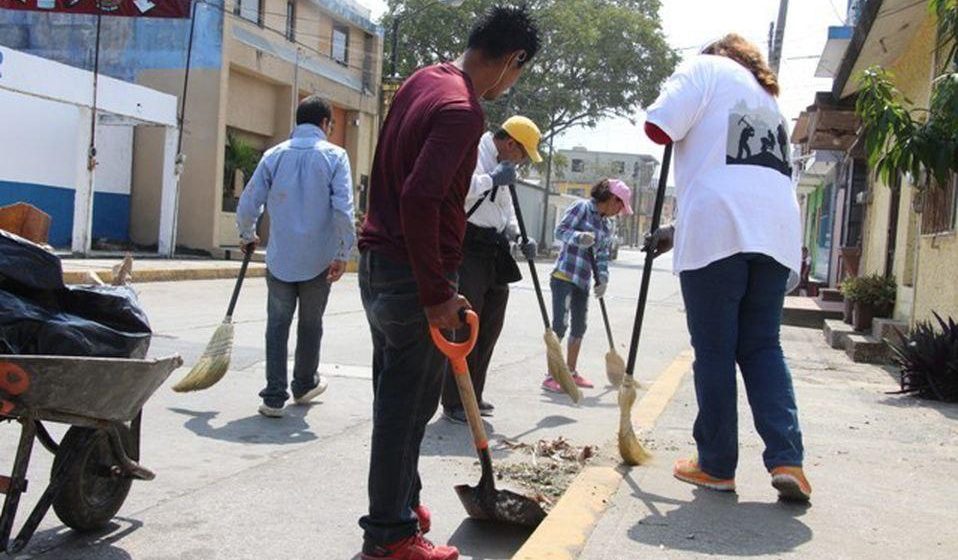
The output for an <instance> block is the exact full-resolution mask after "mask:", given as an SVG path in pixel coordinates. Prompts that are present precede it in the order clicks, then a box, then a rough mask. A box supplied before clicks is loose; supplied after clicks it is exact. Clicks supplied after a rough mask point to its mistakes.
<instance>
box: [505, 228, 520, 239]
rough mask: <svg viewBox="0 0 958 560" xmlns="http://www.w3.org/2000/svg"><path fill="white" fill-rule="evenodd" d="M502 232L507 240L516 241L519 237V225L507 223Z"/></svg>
mask: <svg viewBox="0 0 958 560" xmlns="http://www.w3.org/2000/svg"><path fill="white" fill-rule="evenodd" d="M502 233H504V234H505V236H506V239H508V240H509V241H516V240H518V239H519V226H517V225H515V224H509V225H507V226H506V229H505V230H504V231H503V232H502Z"/></svg>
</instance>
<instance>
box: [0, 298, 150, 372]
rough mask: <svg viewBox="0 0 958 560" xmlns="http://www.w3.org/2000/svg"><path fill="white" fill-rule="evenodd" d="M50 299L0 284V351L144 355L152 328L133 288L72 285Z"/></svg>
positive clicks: (148, 346) (111, 356) (71, 354)
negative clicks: (21, 292) (38, 298)
mask: <svg viewBox="0 0 958 560" xmlns="http://www.w3.org/2000/svg"><path fill="white" fill-rule="evenodd" d="M43 295H44V296H46V295H48V294H43ZM44 299H46V298H44ZM54 301H56V303H55V304H54V305H50V304H49V300H48V301H45V302H43V303H41V302H39V301H34V300H31V299H30V298H27V297H24V296H23V295H22V294H16V293H12V292H9V291H6V290H2V289H0V310H2V313H0V354H45V355H55V356H98V357H103V358H145V357H146V353H147V351H148V350H149V348H150V338H151V334H152V331H151V330H150V324H149V322H148V321H147V318H146V314H145V313H144V312H143V310H142V309H140V306H139V303H138V302H137V298H136V294H135V293H134V292H133V290H132V289H130V288H128V287H126V286H90V287H81V286H71V287H67V288H65V289H63V290H60V291H58V292H56V293H55V298H54Z"/></svg>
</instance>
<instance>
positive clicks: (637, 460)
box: [619, 143, 672, 465]
mask: <svg viewBox="0 0 958 560" xmlns="http://www.w3.org/2000/svg"><path fill="white" fill-rule="evenodd" d="M671 162H672V144H671V143H669V144H666V145H665V153H663V154H662V173H661V174H659V188H658V191H657V192H656V193H655V206H654V208H653V210H652V223H651V224H650V226H649V232H650V233H655V230H657V229H659V222H660V221H661V220H662V206H663V204H664V203H665V189H666V184H667V183H668V178H669V165H670V163H671ZM653 259H655V252H654V251H647V252H646V253H645V266H644V268H643V269H642V284H641V286H640V288H639V303H638V306H637V307H636V309H635V324H634V325H633V326H632V340H631V342H630V344H629V363H628V365H627V366H626V368H625V378H624V379H623V380H622V386H621V387H619V455H621V456H622V460H623V461H624V462H625V463H626V464H627V465H640V464H642V463H644V462H645V461H648V460H649V459H650V458H651V455H649V452H648V451H646V450H645V448H643V447H642V444H641V443H639V438H637V437H635V431H634V430H633V429H632V405H633V404H635V385H636V383H635V376H634V374H635V358H636V354H637V353H638V349H639V337H640V336H641V335H642V319H643V318H644V317H645V304H646V302H647V301H648V299H649V281H650V280H651V279H652V261H653Z"/></svg>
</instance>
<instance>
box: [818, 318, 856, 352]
mask: <svg viewBox="0 0 958 560" xmlns="http://www.w3.org/2000/svg"><path fill="white" fill-rule="evenodd" d="M824 333H825V342H826V343H828V345H829V346H831V347H832V348H834V349H836V350H844V349H845V342H846V341H847V340H848V335H852V334H856V333H855V329H854V328H853V327H852V326H851V325H849V324H848V323H846V322H844V321H842V320H841V319H826V320H825V328H824Z"/></svg>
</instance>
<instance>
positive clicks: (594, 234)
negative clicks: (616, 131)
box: [542, 179, 632, 393]
mask: <svg viewBox="0 0 958 560" xmlns="http://www.w3.org/2000/svg"><path fill="white" fill-rule="evenodd" d="M590 195H591V198H590V199H589V200H580V201H579V202H576V203H575V204H573V205H572V206H570V207H569V209H568V210H566V213H565V214H564V215H563V216H562V221H561V222H559V225H558V226H556V231H555V238H556V239H557V240H559V241H561V242H562V250H561V251H560V252H559V258H558V259H557V260H556V265H555V269H554V270H553V271H552V277H551V278H550V280H549V287H550V288H551V289H552V330H553V331H555V333H556V336H558V337H559V339H560V340H561V339H562V338H563V337H564V336H565V333H566V329H567V327H568V316H569V315H570V314H571V316H572V329H571V332H570V333H569V347H568V354H567V358H566V360H567V362H568V364H569V370H570V371H572V375H573V379H575V382H576V385H578V386H579V387H584V388H587V389H588V388H592V387H593V386H594V385H593V384H592V382H591V381H589V380H588V379H586V378H585V377H583V376H582V375H580V374H579V372H578V371H576V365H577V363H578V361H579V349H580V348H581V347H582V337H583V335H585V329H586V314H587V313H588V310H589V286H590V284H591V283H592V259H595V261H596V265H597V267H598V269H599V278H598V282H597V283H596V285H595V289H594V291H595V297H597V298H600V297H602V296H603V295H605V290H606V287H607V286H608V282H609V250H610V248H611V246H612V236H613V235H614V233H613V231H612V220H611V218H612V217H613V216H631V215H632V205H631V202H630V201H631V200H632V189H630V188H629V187H628V185H626V184H625V183H623V182H622V181H619V180H618V179H603V180H601V181H599V182H598V183H596V184H595V185H594V186H593V187H592V191H591V193H590ZM542 387H543V388H544V389H545V390H547V391H552V392H554V393H561V392H562V388H561V387H560V386H559V383H558V382H556V380H555V379H553V378H552V377H551V376H549V375H548V374H547V375H546V379H545V381H544V382H543V383H542Z"/></svg>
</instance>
